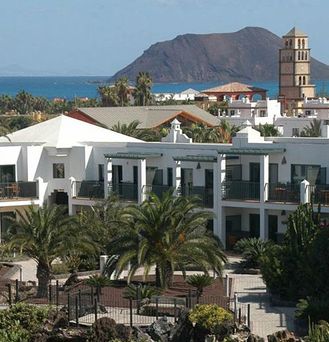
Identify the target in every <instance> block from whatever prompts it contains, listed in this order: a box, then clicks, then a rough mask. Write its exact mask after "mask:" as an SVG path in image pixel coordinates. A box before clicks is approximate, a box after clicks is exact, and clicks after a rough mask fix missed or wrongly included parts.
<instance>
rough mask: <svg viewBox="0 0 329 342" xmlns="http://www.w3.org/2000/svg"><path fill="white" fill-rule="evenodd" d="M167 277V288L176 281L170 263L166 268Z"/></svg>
mask: <svg viewBox="0 0 329 342" xmlns="http://www.w3.org/2000/svg"><path fill="white" fill-rule="evenodd" d="M165 272H166V273H165V274H166V278H165V286H166V288H170V287H172V285H173V281H174V272H173V271H172V269H171V265H170V264H169V263H167V264H166V270H165Z"/></svg>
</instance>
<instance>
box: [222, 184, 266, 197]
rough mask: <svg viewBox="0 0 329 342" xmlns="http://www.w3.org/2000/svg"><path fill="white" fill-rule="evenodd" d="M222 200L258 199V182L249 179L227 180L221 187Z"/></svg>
mask: <svg viewBox="0 0 329 342" xmlns="http://www.w3.org/2000/svg"><path fill="white" fill-rule="evenodd" d="M222 192H223V199H224V200H254V201H259V198H260V183H258V182H249V181H227V182H224V184H223V187H222Z"/></svg>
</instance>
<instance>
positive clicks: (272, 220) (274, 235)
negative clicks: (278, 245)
mask: <svg viewBox="0 0 329 342" xmlns="http://www.w3.org/2000/svg"><path fill="white" fill-rule="evenodd" d="M268 238H269V239H270V240H272V241H274V242H278V217H277V215H268Z"/></svg>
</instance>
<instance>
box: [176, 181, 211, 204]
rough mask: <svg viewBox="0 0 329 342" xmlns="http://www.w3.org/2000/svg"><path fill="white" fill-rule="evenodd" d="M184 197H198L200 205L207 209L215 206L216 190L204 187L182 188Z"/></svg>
mask: <svg viewBox="0 0 329 342" xmlns="http://www.w3.org/2000/svg"><path fill="white" fill-rule="evenodd" d="M182 196H196V197H198V198H199V200H200V205H201V206H203V207H206V208H213V206H214V190H213V188H207V187H204V186H182Z"/></svg>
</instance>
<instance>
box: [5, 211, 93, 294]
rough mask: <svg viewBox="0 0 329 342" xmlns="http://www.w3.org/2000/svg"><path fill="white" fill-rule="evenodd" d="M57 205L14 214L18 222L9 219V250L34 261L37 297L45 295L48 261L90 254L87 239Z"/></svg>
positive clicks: (49, 276)
mask: <svg viewBox="0 0 329 342" xmlns="http://www.w3.org/2000/svg"><path fill="white" fill-rule="evenodd" d="M66 210H67V209H66V208H65V207H60V206H52V207H44V208H37V209H36V208H34V207H29V209H25V210H24V211H23V212H20V211H17V216H18V220H15V219H12V224H11V229H10V231H11V233H12V234H11V236H10V238H9V242H8V245H9V248H11V249H14V248H15V249H20V251H21V252H22V253H25V254H26V255H27V256H29V257H30V258H32V259H34V260H35V261H36V262H37V274H36V276H37V278H38V291H37V296H38V297H44V296H46V295H47V293H48V285H49V282H50V279H51V273H52V265H51V264H52V262H53V261H54V260H55V259H56V258H59V257H63V256H65V255H66V254H68V253H69V252H71V251H73V250H75V251H85V252H89V253H90V252H92V251H94V244H93V242H92V240H91V239H90V238H89V236H88V235H87V234H86V233H85V232H82V231H81V229H80V228H79V226H78V224H77V220H76V218H75V217H73V216H68V215H67V214H66Z"/></svg>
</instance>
